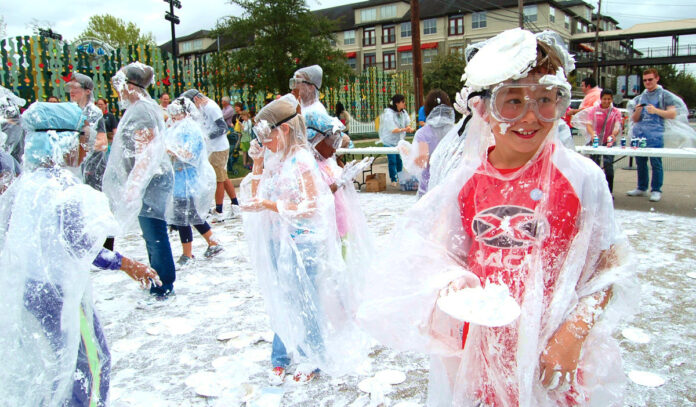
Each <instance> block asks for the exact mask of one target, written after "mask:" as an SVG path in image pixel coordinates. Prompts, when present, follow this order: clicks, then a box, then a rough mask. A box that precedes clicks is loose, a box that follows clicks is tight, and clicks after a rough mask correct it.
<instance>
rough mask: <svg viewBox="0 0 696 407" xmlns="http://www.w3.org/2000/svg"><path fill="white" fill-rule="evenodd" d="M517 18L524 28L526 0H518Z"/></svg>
mask: <svg viewBox="0 0 696 407" xmlns="http://www.w3.org/2000/svg"><path fill="white" fill-rule="evenodd" d="M517 20H518V23H519V25H520V28H522V29H524V0H517Z"/></svg>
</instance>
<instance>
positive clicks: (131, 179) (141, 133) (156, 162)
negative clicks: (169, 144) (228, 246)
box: [102, 62, 176, 299]
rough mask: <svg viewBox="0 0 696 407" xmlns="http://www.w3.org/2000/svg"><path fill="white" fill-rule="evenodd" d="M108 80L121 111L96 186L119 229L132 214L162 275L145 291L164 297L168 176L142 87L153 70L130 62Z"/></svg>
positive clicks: (169, 271) (156, 119)
mask: <svg viewBox="0 0 696 407" xmlns="http://www.w3.org/2000/svg"><path fill="white" fill-rule="evenodd" d="M111 83H112V86H113V87H114V90H116V92H117V93H118V95H119V106H120V107H121V108H122V109H126V112H125V113H124V115H123V118H122V119H121V121H120V123H119V126H118V130H117V131H116V134H115V135H114V141H113V144H112V146H111V152H110V155H109V161H108V163H107V166H106V170H105V171H104V179H103V183H102V190H103V191H104V193H105V194H106V195H107V196H108V197H109V202H110V204H111V208H112V211H113V212H114V215H115V217H116V219H117V220H118V222H119V224H120V226H121V229H122V231H128V230H130V229H131V228H132V227H133V226H135V222H136V220H137V222H138V224H139V226H140V229H141V231H142V234H143V239H145V246H146V248H147V255H148V258H149V260H150V265H151V266H152V268H154V269H155V270H156V271H157V274H158V275H159V278H160V280H162V286H160V287H156V286H151V287H150V293H151V294H153V295H155V296H156V298H157V299H166V298H167V297H168V296H169V295H170V294H171V293H173V292H174V280H176V274H175V266H174V257H173V255H172V249H171V246H170V244H169V236H168V234H167V222H166V216H165V214H166V213H167V207H168V205H170V203H171V200H172V193H173V178H174V177H173V170H172V163H171V160H170V159H169V156H168V155H167V153H166V147H165V143H164V132H163V130H164V121H163V117H162V110H161V108H160V106H159V105H158V104H157V103H156V102H155V101H154V100H152V98H151V97H150V95H149V94H148V93H147V91H146V89H147V87H149V86H150V85H151V84H153V83H154V70H153V69H152V67H150V66H148V65H145V64H142V63H140V62H133V63H131V64H128V65H126V66H124V67H123V68H121V69H120V70H119V71H118V72H117V73H116V75H114V77H113V78H111Z"/></svg>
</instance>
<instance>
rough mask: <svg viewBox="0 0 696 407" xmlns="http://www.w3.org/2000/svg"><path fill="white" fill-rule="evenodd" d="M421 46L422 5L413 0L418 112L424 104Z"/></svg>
mask: <svg viewBox="0 0 696 407" xmlns="http://www.w3.org/2000/svg"><path fill="white" fill-rule="evenodd" d="M420 46H421V44H420V5H419V4H418V0H411V49H412V52H413V88H414V91H415V93H416V112H418V109H420V107H421V106H423V61H422V59H421V47H420ZM416 120H418V119H416Z"/></svg>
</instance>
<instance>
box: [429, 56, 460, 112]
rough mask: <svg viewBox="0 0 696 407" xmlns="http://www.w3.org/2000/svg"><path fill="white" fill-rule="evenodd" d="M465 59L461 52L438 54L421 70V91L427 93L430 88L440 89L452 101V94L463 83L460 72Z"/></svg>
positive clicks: (453, 94) (454, 93) (458, 89)
mask: <svg viewBox="0 0 696 407" xmlns="http://www.w3.org/2000/svg"><path fill="white" fill-rule="evenodd" d="M465 66H466V59H465V58H464V55H461V54H448V55H438V56H437V57H435V58H434V59H433V60H432V62H430V64H427V65H425V69H424V71H423V92H424V93H425V94H426V95H427V94H428V92H429V91H431V90H432V89H442V90H443V91H445V93H447V95H448V96H449V97H450V100H451V101H452V103H454V96H455V95H456V93H457V92H459V91H460V90H461V89H462V87H463V86H464V83H463V82H462V74H463V73H464V67H465Z"/></svg>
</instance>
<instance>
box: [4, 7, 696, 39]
mask: <svg viewBox="0 0 696 407" xmlns="http://www.w3.org/2000/svg"><path fill="white" fill-rule="evenodd" d="M349 1H350V0H349ZM357 1H358V0H356V1H355V2H357ZM462 1H464V0H462ZM588 2H589V3H590V4H593V5H595V6H596V5H597V0H588ZM0 3H2V5H0V15H2V16H4V19H5V22H6V24H7V34H8V35H10V36H16V35H25V34H28V33H30V30H29V28H27V24H29V23H30V21H31V19H32V18H36V19H38V20H41V21H47V22H50V23H51V24H52V25H53V29H54V31H57V32H59V33H60V34H62V35H63V37H64V38H66V39H68V40H72V39H74V38H75V37H76V36H77V35H78V34H80V33H81V32H82V31H83V30H84V29H85V27H86V26H87V20H88V19H89V17H90V16H91V15H93V14H105V13H108V14H112V15H114V16H116V17H119V18H122V19H124V20H126V21H132V22H134V23H135V24H137V25H138V27H140V29H141V30H142V31H151V32H152V33H153V34H154V35H155V39H156V41H157V43H158V44H162V43H164V42H166V41H169V40H170V39H171V29H170V25H169V22H168V21H166V20H165V19H164V13H165V11H167V10H168V8H169V5H168V4H167V3H165V2H164V1H163V0H117V1H113V0H112V1H95V0H69V1H68V2H67V3H69V6H67V5H66V2H62V1H55V0H29V1H26V0H24V1H22V0H20V1H10V0H2V1H1V2H0ZM181 3H182V4H183V8H182V9H180V10H175V14H177V15H178V16H179V17H180V18H181V24H179V25H177V26H176V30H177V37H178V36H180V35H187V34H190V33H192V32H195V31H198V30H200V29H210V28H212V27H214V26H215V23H216V22H217V20H218V19H219V18H221V17H225V16H228V15H238V14H239V12H240V11H239V9H238V8H237V7H236V6H232V5H231V4H229V3H228V2H227V1H226V0H181ZM345 3H346V1H341V0H321V1H319V0H309V1H308V4H309V7H310V8H311V9H321V8H327V7H333V6H337V5H340V4H345ZM658 6H659V7H658ZM602 14H607V15H610V16H612V17H613V18H615V19H616V20H617V21H619V24H620V26H621V28H629V27H631V26H633V25H635V24H638V23H647V22H656V21H663V20H674V19H684V18H696V1H694V0H660V1H655V0H602ZM669 44H670V39H669V38H666V39H660V40H642V41H640V42H637V43H636V47H637V48H643V47H648V46H662V45H664V46H667V45H669ZM685 44H695V45H696V36H685V37H682V38H681V39H680V45H685Z"/></svg>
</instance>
